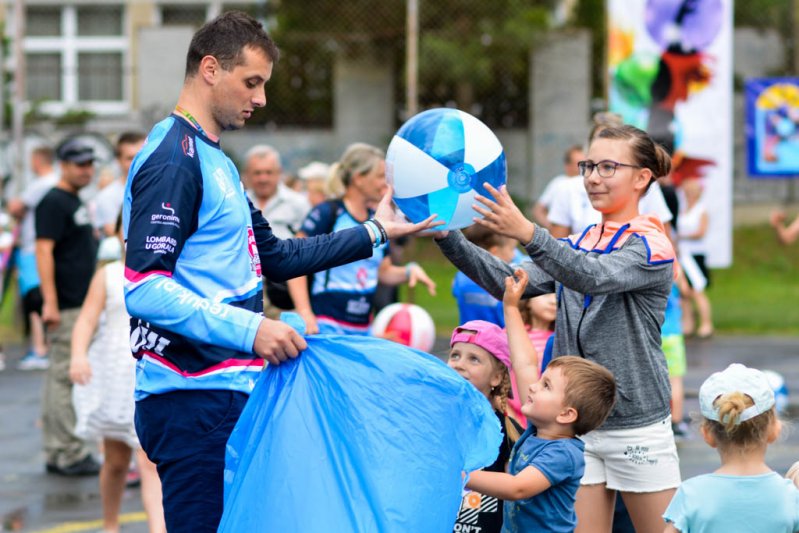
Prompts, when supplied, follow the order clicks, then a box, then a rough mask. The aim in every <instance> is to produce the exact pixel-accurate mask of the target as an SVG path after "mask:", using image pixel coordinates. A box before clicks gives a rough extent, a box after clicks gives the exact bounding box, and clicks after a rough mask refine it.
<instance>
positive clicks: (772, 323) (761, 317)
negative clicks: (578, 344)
mask: <svg viewBox="0 0 799 533" xmlns="http://www.w3.org/2000/svg"><path fill="white" fill-rule="evenodd" d="M733 246H734V249H733V266H732V267H731V268H728V269H719V270H714V271H713V272H712V278H713V281H712V283H713V285H712V287H711V288H710V289H709V290H708V295H709V296H710V299H711V301H712V303H713V313H714V322H715V325H716V332H717V333H737V334H749V335H760V334H774V335H792V334H799V272H797V271H796V270H795V268H794V266H795V265H799V245H795V246H788V247H784V246H781V245H779V243H777V240H776V238H775V237H774V234H773V231H772V229H771V228H770V227H769V226H767V225H763V226H751V227H744V228H739V229H736V230H735V234H734V236H733ZM407 257H408V258H409V259H413V260H415V261H417V262H419V263H420V264H421V265H422V266H424V268H425V270H427V272H428V274H429V275H430V276H431V277H432V278H433V279H434V280H435V281H436V284H437V285H438V295H437V296H435V297H432V296H430V295H428V294H427V291H426V290H425V289H424V288H422V289H417V290H415V291H413V292H414V294H413V295H412V297H410V298H409V299H406V300H405V301H413V302H414V303H417V304H419V305H421V306H422V307H424V308H425V309H427V311H428V312H429V313H430V315H431V316H432V317H433V320H434V321H435V324H436V329H437V331H438V333H439V334H440V335H449V334H450V332H451V331H452V329H453V328H454V327H455V326H456V325H458V309H457V306H456V304H455V300H454V298H453V297H452V294H451V291H450V288H451V284H452V278H453V276H454V275H455V268H454V267H453V266H452V265H451V264H450V263H448V262H447V261H446V260H445V259H444V258H443V256H442V255H441V253H440V252H439V251H438V248H437V247H436V246H435V245H434V244H433V243H432V242H431V241H429V240H427V239H417V240H416V241H415V243H414V246H413V249H411V250H409V251H408V253H407ZM401 294H402V295H403V298H406V295H407V289H404V288H403V289H402V291H401Z"/></svg>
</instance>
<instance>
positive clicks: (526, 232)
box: [472, 183, 535, 244]
mask: <svg viewBox="0 0 799 533" xmlns="http://www.w3.org/2000/svg"><path fill="white" fill-rule="evenodd" d="M485 188H486V190H487V191H488V192H489V194H491V196H492V197H493V200H490V199H488V198H486V197H485V196H481V195H479V194H478V195H475V197H474V198H475V200H477V201H478V202H480V203H481V204H483V205H482V206H479V205H477V204H474V205H472V207H473V208H474V210H475V211H477V212H478V213H480V214H481V215H483V218H475V219H474V221H475V223H477V224H479V225H481V226H484V227H486V228H488V229H490V230H491V231H494V232H496V233H499V234H500V235H504V236H505V237H511V238H513V239H516V240H517V241H519V242H520V243H522V244H527V243H529V242H530V241H532V240H533V233H534V232H535V224H533V223H532V222H530V221H529V220H527V219H526V218H525V217H524V215H523V214H522V212H521V211H520V210H519V208H518V207H516V204H514V203H513V200H511V197H510V194H508V188H507V187H506V186H505V185H503V186H502V187H500V188H499V190H497V189H495V188H494V187H492V186H491V185H489V184H488V183H486V184H485Z"/></svg>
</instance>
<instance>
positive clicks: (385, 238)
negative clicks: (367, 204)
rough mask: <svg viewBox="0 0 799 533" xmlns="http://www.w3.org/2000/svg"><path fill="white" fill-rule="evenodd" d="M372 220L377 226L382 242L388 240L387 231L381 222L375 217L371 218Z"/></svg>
mask: <svg viewBox="0 0 799 533" xmlns="http://www.w3.org/2000/svg"><path fill="white" fill-rule="evenodd" d="M372 222H374V223H375V226H377V229H378V230H379V231H380V237H381V238H382V239H383V242H388V233H386V228H384V227H383V224H381V223H380V221H378V220H377V219H376V218H373V219H372Z"/></svg>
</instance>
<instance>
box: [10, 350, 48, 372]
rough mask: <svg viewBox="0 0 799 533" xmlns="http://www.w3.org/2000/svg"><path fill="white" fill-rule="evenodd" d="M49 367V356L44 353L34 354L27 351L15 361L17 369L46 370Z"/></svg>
mask: <svg viewBox="0 0 799 533" xmlns="http://www.w3.org/2000/svg"><path fill="white" fill-rule="evenodd" d="M49 367H50V358H48V357H47V356H46V355H36V354H35V353H33V352H28V353H27V354H26V355H25V357H23V358H22V359H20V360H19V362H18V363H17V370H47V369H48V368H49Z"/></svg>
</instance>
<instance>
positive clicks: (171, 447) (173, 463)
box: [135, 390, 249, 533]
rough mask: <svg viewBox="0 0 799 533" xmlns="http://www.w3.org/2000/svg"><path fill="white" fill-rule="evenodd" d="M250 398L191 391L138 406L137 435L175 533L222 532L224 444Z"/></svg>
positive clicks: (168, 523)
mask: <svg viewBox="0 0 799 533" xmlns="http://www.w3.org/2000/svg"><path fill="white" fill-rule="evenodd" d="M248 398H249V396H248V395H246V394H244V393H243V392H238V391H224V390H186V391H174V392H168V393H165V394H152V395H150V396H148V397H146V398H145V399H143V400H140V401H138V402H136V418H135V421H136V433H137V434H138V435H139V441H140V442H141V446H142V449H143V450H144V452H145V453H146V454H147V457H149V458H150V460H151V461H153V462H154V463H155V464H156V466H157V467H158V475H159V477H160V478H161V487H162V491H163V503H164V518H165V519H166V527H167V530H168V531H169V532H170V533H175V532H181V531H186V532H192V533H193V532H204V531H208V532H209V533H210V532H215V531H216V530H217V527H218V526H219V521H220V520H221V518H222V508H223V490H224V477H223V476H224V470H225V446H226V444H227V440H228V437H229V436H230V433H231V432H232V431H233V426H235V425H236V422H237V421H238V419H239V416H240V415H241V412H242V410H243V409H244V405H245V404H246V403H247V399H248Z"/></svg>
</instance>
